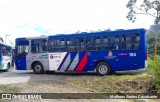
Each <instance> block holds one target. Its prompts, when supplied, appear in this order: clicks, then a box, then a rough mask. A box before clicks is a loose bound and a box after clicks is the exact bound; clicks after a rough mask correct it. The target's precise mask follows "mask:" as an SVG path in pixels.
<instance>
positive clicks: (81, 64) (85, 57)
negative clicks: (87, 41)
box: [76, 53, 88, 71]
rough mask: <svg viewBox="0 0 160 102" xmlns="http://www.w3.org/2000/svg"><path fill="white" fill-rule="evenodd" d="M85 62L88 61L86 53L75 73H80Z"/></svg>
mask: <svg viewBox="0 0 160 102" xmlns="http://www.w3.org/2000/svg"><path fill="white" fill-rule="evenodd" d="M87 61H88V53H86V54H85V55H84V56H83V58H82V60H81V62H80V63H79V65H78V67H77V69H76V71H82V70H83V68H84V66H85V65H86V64H87Z"/></svg>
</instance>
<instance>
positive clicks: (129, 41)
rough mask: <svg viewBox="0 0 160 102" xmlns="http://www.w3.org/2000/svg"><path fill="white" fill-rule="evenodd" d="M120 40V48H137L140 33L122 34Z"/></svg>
mask: <svg viewBox="0 0 160 102" xmlns="http://www.w3.org/2000/svg"><path fill="white" fill-rule="evenodd" d="M121 40H122V44H121V46H122V49H126V50H131V49H138V47H139V43H140V35H139V34H138V33H130V34H123V35H122V39H121Z"/></svg>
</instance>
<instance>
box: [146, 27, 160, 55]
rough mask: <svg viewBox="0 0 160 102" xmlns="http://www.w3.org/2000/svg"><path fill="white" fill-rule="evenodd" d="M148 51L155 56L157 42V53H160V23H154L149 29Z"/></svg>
mask: <svg viewBox="0 0 160 102" xmlns="http://www.w3.org/2000/svg"><path fill="white" fill-rule="evenodd" d="M147 43H148V53H149V54H150V55H152V56H153V54H154V49H155V44H157V54H160V24H155V25H152V26H151V27H150V28H149V30H148V31H147Z"/></svg>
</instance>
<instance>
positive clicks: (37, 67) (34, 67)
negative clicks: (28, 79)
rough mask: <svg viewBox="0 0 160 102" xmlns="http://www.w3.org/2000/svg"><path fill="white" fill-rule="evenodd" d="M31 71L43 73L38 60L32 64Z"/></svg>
mask: <svg viewBox="0 0 160 102" xmlns="http://www.w3.org/2000/svg"><path fill="white" fill-rule="evenodd" d="M33 71H34V73H35V74H43V73H44V69H43V65H42V64H41V63H40V62H37V63H35V64H34V65H33Z"/></svg>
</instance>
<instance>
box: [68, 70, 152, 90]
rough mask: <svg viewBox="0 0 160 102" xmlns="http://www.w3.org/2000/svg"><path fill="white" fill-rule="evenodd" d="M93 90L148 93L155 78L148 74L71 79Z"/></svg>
mask: <svg viewBox="0 0 160 102" xmlns="http://www.w3.org/2000/svg"><path fill="white" fill-rule="evenodd" d="M70 81H71V82H72V83H74V84H77V85H79V86H81V87H84V88H88V90H90V91H92V92H105V93H148V92H149V89H150V88H151V87H152V85H153V79H152V77H151V76H150V75H148V74H145V73H144V74H135V75H122V76H119V75H111V76H104V77H81V78H76V79H71V80H70Z"/></svg>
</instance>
